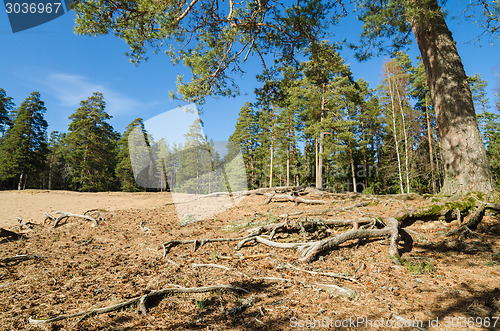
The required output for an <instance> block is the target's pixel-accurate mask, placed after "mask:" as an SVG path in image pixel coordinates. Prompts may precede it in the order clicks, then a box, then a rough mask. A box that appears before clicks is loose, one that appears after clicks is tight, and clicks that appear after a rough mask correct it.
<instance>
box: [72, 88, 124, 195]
mask: <svg viewBox="0 0 500 331" xmlns="http://www.w3.org/2000/svg"><path fill="white" fill-rule="evenodd" d="M105 105H106V104H105V102H104V98H103V95H102V94H101V93H99V92H95V93H94V94H93V95H92V96H91V97H89V98H88V99H87V100H85V101H81V102H80V107H79V108H78V109H77V110H76V111H75V112H74V113H73V114H72V115H71V116H70V117H69V118H70V119H71V120H72V122H71V123H70V125H69V133H68V134H67V136H66V143H67V145H68V160H69V163H70V165H71V168H72V172H73V176H72V184H73V188H74V189H78V190H80V191H104V190H111V189H114V188H115V183H116V182H115V176H114V172H115V167H116V155H117V143H118V139H119V135H118V134H117V133H116V132H115V131H114V130H113V127H112V126H111V125H110V124H109V123H108V122H107V120H109V119H110V118H111V116H110V115H109V114H108V113H106V111H105Z"/></svg>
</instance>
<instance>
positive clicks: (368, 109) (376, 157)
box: [0, 44, 500, 194]
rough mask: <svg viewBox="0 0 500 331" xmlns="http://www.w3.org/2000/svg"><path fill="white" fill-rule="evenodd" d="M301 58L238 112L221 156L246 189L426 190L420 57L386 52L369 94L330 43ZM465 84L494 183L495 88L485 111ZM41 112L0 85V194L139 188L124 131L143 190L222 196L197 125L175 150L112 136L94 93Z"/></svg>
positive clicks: (429, 131)
mask: <svg viewBox="0 0 500 331" xmlns="http://www.w3.org/2000/svg"><path fill="white" fill-rule="evenodd" d="M308 54H309V58H308V59H307V60H305V61H302V62H301V63H300V65H299V66H298V67H291V66H285V65H282V66H277V67H276V68H274V70H275V73H274V74H273V78H274V79H268V78H269V77H267V76H264V75H262V76H261V77H260V79H261V81H262V86H261V87H260V88H257V89H256V90H255V99H256V100H257V101H256V102H254V103H248V102H247V103H246V104H245V105H244V106H243V107H242V108H241V110H240V112H239V117H238V121H237V123H236V127H235V129H234V133H233V134H232V135H231V137H230V138H229V144H228V149H229V154H228V155H226V158H228V157H231V156H234V155H235V154H237V153H239V152H241V153H242V155H243V159H244V162H245V168H246V174H247V187H248V188H249V189H256V188H265V187H268V188H270V187H277V186H305V187H308V186H314V187H316V188H320V189H327V190H329V191H331V192H357V193H365V194H394V193H410V192H411V193H418V194H425V193H429V194H436V193H438V192H439V191H440V189H441V187H442V184H443V179H444V172H443V167H444V162H443V158H442V152H441V148H442V147H441V142H440V139H439V137H438V134H437V128H436V126H437V124H436V120H435V113H434V107H433V103H432V100H431V98H430V95H429V89H428V87H427V79H426V73H425V70H424V66H423V62H422V61H421V60H420V59H418V62H417V63H412V61H411V60H410V58H409V56H408V55H407V54H406V53H405V52H398V53H396V54H395V57H394V58H392V59H390V60H388V61H387V62H385V64H384V67H383V72H384V80H383V83H382V84H381V85H379V86H377V87H376V88H370V87H369V83H368V82H366V81H364V80H363V78H356V77H353V74H352V73H351V71H350V70H349V66H348V65H346V64H345V63H344V61H343V59H342V57H341V56H340V55H339V53H338V52H337V51H336V49H335V47H332V46H328V45H326V44H319V45H316V46H315V47H314V48H311V49H309V51H308ZM468 82H469V84H470V89H471V91H472V97H473V100H474V107H475V110H476V116H477V122H478V125H479V128H480V131H481V135H482V139H483V142H484V144H485V146H486V151H487V155H488V159H489V162H490V165H491V170H492V173H493V177H494V179H495V182H496V185H497V187H499V188H500V121H499V117H500V115H499V113H498V112H499V111H500V92H498V94H497V96H498V99H497V100H496V103H495V102H494V107H492V102H490V100H488V99H487V97H486V92H485V91H486V88H487V84H488V83H487V82H486V81H485V80H483V79H482V78H481V75H479V74H476V75H473V76H469V77H468ZM46 111H47V110H46V108H45V106H44V102H43V100H42V97H41V95H40V94H39V93H38V92H33V93H32V94H31V95H30V96H29V97H28V98H27V99H26V100H24V101H23V102H22V103H21V105H19V106H18V107H16V106H15V104H14V102H13V100H12V98H11V97H9V96H8V94H7V92H6V90H4V89H0V120H1V122H0V123H1V125H0V128H1V130H2V131H1V138H0V187H1V188H3V189H26V188H32V189H49V190H76V191H92V192H96V191H117V190H118V191H120V190H121V191H144V190H146V188H144V187H141V186H139V185H138V184H137V181H136V179H137V178H134V174H133V169H132V163H131V153H130V151H129V135H130V133H131V132H132V131H133V130H134V129H136V128H138V129H140V131H141V132H142V133H143V134H144V137H145V138H146V141H147V144H148V147H149V153H151V154H153V155H154V156H153V158H152V160H155V162H154V164H152V165H151V166H152V167H154V168H155V169H156V171H155V174H156V175H155V176H156V177H155V178H152V179H150V181H153V182H158V185H154V187H155V188H148V190H150V191H151V190H160V191H167V190H176V192H191V193H198V194H200V193H203V194H209V193H214V192H217V191H223V190H224V189H225V188H224V187H220V185H219V187H216V185H210V183H209V182H208V181H207V183H205V184H203V185H202V184H200V181H199V178H200V176H201V174H203V173H210V172H211V171H213V170H214V169H217V168H218V166H220V164H222V163H224V160H223V159H222V157H221V156H219V155H218V154H217V152H216V151H215V150H214V148H213V142H212V141H210V140H208V138H207V137H206V136H203V134H202V133H201V132H202V122H201V121H200V120H198V121H197V122H195V123H193V124H192V125H191V128H190V131H189V133H187V134H186V137H185V138H186V141H185V143H184V145H182V146H177V145H172V146H169V144H168V142H166V141H165V140H164V139H160V140H158V141H155V140H154V138H153V137H152V136H151V135H149V134H148V132H147V131H146V130H145V128H144V124H143V120H142V119H141V118H137V119H136V120H134V121H133V122H132V123H130V124H129V125H128V126H127V128H126V130H125V132H123V133H118V132H116V130H115V129H114V128H113V127H112V126H111V125H110V124H109V119H110V118H111V117H110V115H109V114H107V113H106V104H105V97H104V96H103V95H102V94H101V93H99V92H95V93H94V94H93V95H92V96H90V97H89V98H88V99H87V100H83V101H81V103H80V107H79V108H78V109H76V110H75V111H74V113H73V114H72V115H71V116H70V117H69V118H70V120H71V123H70V125H69V127H68V128H67V129H66V130H64V131H53V132H51V133H50V134H48V132H47V127H48V124H47V123H46V121H45V120H44V113H45V112H46ZM132 157H133V155H132ZM317 169H321V171H318V170H317ZM138 176H139V174H136V177H138ZM193 180H194V181H196V183H193ZM138 182H141V181H140V180H138ZM211 182H212V183H215V182H217V180H216V179H214V178H212V179H211ZM177 183H183V185H184V186H180V185H179V184H177Z"/></svg>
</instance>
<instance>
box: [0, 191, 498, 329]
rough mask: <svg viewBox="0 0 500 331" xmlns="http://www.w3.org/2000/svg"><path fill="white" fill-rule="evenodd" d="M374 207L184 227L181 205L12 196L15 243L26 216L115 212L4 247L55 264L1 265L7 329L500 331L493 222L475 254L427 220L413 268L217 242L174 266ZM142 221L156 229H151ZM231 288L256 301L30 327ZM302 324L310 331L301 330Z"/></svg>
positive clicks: (386, 201) (218, 219)
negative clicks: (311, 218) (273, 230)
mask: <svg viewBox="0 0 500 331" xmlns="http://www.w3.org/2000/svg"><path fill="white" fill-rule="evenodd" d="M307 198H311V199H315V198H318V197H309V196H308V197H307ZM366 198H367V197H364V196H357V197H356V196H352V195H345V196H341V197H340V198H339V196H337V197H330V198H325V200H327V201H329V203H328V204H327V205H320V206H309V205H295V204H294V203H291V202H272V203H270V204H267V205H264V201H265V197H264V196H249V197H246V198H245V200H244V201H243V202H242V203H240V204H238V205H237V206H235V207H233V208H231V209H229V210H226V211H224V212H222V213H220V214H218V215H216V216H214V217H212V218H210V219H208V220H205V221H202V222H198V223H193V224H189V225H186V226H181V225H180V222H179V220H178V218H177V216H176V210H175V207H174V205H172V204H171V202H172V199H171V197H170V195H169V194H168V193H73V192H54V191H52V192H48V191H24V192H0V210H1V214H0V227H3V228H6V229H9V230H13V231H19V229H18V227H17V226H16V224H17V220H16V217H22V219H23V220H24V221H31V222H33V223H37V224H42V223H43V220H44V218H45V215H44V214H45V213H46V212H49V213H53V212H55V211H57V210H61V211H67V212H72V213H83V212H85V211H86V210H88V209H94V208H100V209H105V210H107V212H103V213H101V217H102V218H103V220H102V221H100V223H99V225H98V226H92V223H91V222H88V221H85V220H82V219H77V218H70V219H67V220H66V221H65V222H63V224H62V225H61V226H60V227H57V228H51V227H50V225H49V224H45V225H43V227H35V228H34V230H33V231H32V232H29V231H27V230H21V232H22V233H24V234H25V235H26V239H19V240H9V239H7V238H0V248H1V251H0V259H1V258H4V257H11V256H16V255H21V254H38V255H42V256H44V257H45V258H43V259H37V260H29V261H22V262H17V263H9V264H6V265H2V264H0V329H1V330H20V329H42V330H43V329H47V330H60V329H64V330H70V329H76V330H159V329H165V330H169V329H195V330H198V329H206V330H226V329H228V330H243V329H249V330H288V329H311V328H310V326H312V325H310V324H306V323H308V321H309V323H312V322H314V321H317V322H316V323H319V322H321V323H322V324H321V326H327V325H328V326H333V328H335V325H337V326H338V328H337V329H339V330H340V329H342V330H350V329H353V330H354V329H357V328H359V329H374V328H375V327H377V326H379V328H378V329H380V330H383V329H388V327H387V325H388V324H391V323H392V325H399V326H401V325H402V323H408V322H413V323H417V322H418V321H421V322H422V325H423V327H424V328H425V329H428V330H455V329H456V330H460V329H463V328H462V327H461V326H467V324H464V323H469V324H468V325H469V326H472V327H469V330H474V329H476V330H481V329H487V328H486V327H484V326H485V325H486V326H487V323H488V322H489V323H490V324H489V325H490V329H493V324H494V323H495V322H496V328H497V329H498V328H500V320H497V319H498V317H500V281H499V279H500V278H499V276H500V262H499V256H500V241H499V240H498V236H499V234H500V226H499V223H500V222H499V221H500V216H486V217H484V219H483V221H482V222H481V224H480V227H479V229H478V231H477V232H478V233H479V235H480V236H481V238H470V239H467V240H465V241H463V242H457V241H456V238H447V237H444V236H443V233H444V232H446V231H449V230H450V229H452V228H454V227H456V226H457V225H456V224H455V223H453V222H452V223H445V222H441V221H428V222H421V221H418V222H415V223H414V224H412V225H411V226H410V227H409V228H410V229H412V230H414V231H416V232H418V233H420V234H421V235H422V237H420V238H417V236H416V235H415V234H413V238H414V241H415V242H414V247H413V249H412V250H411V251H410V252H407V253H404V254H403V255H402V259H403V265H401V266H399V265H396V264H395V263H394V262H393V261H392V260H390V259H389V258H388V248H389V240H388V239H384V240H373V241H368V242H357V241H353V242H349V243H346V244H344V245H343V246H342V247H341V248H340V249H336V250H333V251H331V252H329V253H328V254H326V255H324V256H322V257H321V258H320V259H319V260H317V261H314V262H313V263H309V264H304V263H300V262H299V261H298V258H297V257H298V253H296V252H294V251H293V250H284V249H277V248H269V247H266V246H263V245H261V244H246V245H245V246H244V247H243V248H242V249H241V250H240V251H235V250H234V246H235V245H236V243H235V242H230V243H207V244H205V245H203V246H202V247H200V248H198V249H197V250H196V251H194V252H193V246H192V245H180V246H175V247H173V248H171V249H170V251H169V252H168V254H167V256H166V258H164V257H163V251H162V249H161V244H162V243H163V242H165V241H167V240H170V239H196V238H215V237H239V236H244V235H246V234H247V233H248V230H249V229H251V228H254V227H256V226H258V225H261V224H267V223H269V222H270V221H271V222H272V221H277V220H278V216H279V215H282V214H285V213H292V212H296V211H304V212H310V213H312V212H314V211H318V210H321V211H323V210H324V211H327V210H331V209H333V208H339V207H342V206H349V205H352V204H353V203H356V202H359V201H362V200H364V199H366ZM372 201H373V200H372ZM431 203H432V202H431V199H430V198H423V197H418V198H415V199H412V200H403V199H395V198H388V197H385V198H381V199H380V200H379V201H376V202H375V201H373V202H372V203H371V204H370V205H368V206H365V207H359V208H354V209H351V210H348V211H339V212H337V213H335V215H332V214H331V213H330V214H327V215H322V216H321V217H324V218H332V217H335V218H341V219H349V218H357V217H361V216H373V217H382V218H386V217H389V216H393V215H395V214H396V213H397V212H398V211H399V210H401V209H404V208H409V207H414V206H424V205H429V204H431ZM297 218H298V216H297ZM290 219H292V218H290ZM141 222H145V223H144V224H143V225H144V226H145V227H147V228H148V229H149V230H146V231H143V230H141V229H140V227H139V224H140V223H141ZM341 231H344V229H328V230H327V231H320V232H317V233H306V234H300V233H294V234H285V233H279V234H277V236H276V238H275V240H277V241H282V242H290V241H292V242H293V241H304V240H315V239H321V238H325V237H326V236H330V235H334V234H336V233H340V232H341ZM193 263H207V264H209V263H211V264H219V265H224V266H226V267H229V268H231V269H232V270H224V269H220V268H195V267H193V266H191V264H193ZM288 264H292V265H294V266H296V267H298V268H301V269H307V270H312V271H322V272H331V273H337V274H345V275H348V276H349V277H355V278H356V279H357V280H358V281H359V283H355V282H351V281H348V280H343V279H338V278H332V277H327V276H322V275H311V274H308V273H306V272H303V271H297V270H293V269H289V268H287V267H286V266H287V265H288ZM243 274H244V275H243ZM259 277H260V278H261V277H275V278H282V279H286V280H287V281H283V280H271V279H258V278H259ZM219 284H226V285H231V286H237V287H242V288H244V289H246V290H247V291H248V293H247V294H238V293H232V292H224V293H201V294H174V295H171V296H167V297H164V298H162V299H158V300H155V301H153V302H148V309H149V311H148V314H147V315H146V316H144V315H141V314H140V312H138V307H135V306H134V307H128V308H124V309H122V310H120V311H115V312H111V313H106V314H100V315H96V316H88V317H87V318H85V319H83V320H81V318H80V317H76V318H72V319H66V320H63V321H59V322H55V323H52V324H50V325H44V326H34V325H31V324H29V323H28V319H29V317H30V316H31V317H33V318H50V317H54V316H57V315H61V314H70V313H75V312H80V311H85V310H90V309H93V308H101V307H106V306H110V305H113V304H117V303H119V302H122V301H125V300H127V299H129V298H132V297H135V296H138V295H143V294H146V293H148V292H151V291H154V290H160V289H163V288H168V287H174V286H175V285H179V286H182V287H202V286H210V285H219ZM317 284H330V285H337V286H341V287H347V288H349V289H352V290H354V291H355V292H356V295H355V296H351V297H342V296H338V295H337V294H335V293H333V292H329V291H327V290H325V289H324V288H323V287H321V286H320V285H317ZM358 318H359V319H361V318H364V322H363V323H361V320H359V322H360V323H359V324H357V325H356V324H354V323H355V321H356V319H358ZM436 319H438V321H439V325H438V326H436ZM466 319H467V320H466ZM431 321H432V323H433V325H432V326H431V327H429V323H430V322H431ZM381 322H383V323H385V324H384V325H380V323H381ZM300 323H303V326H304V328H297V327H295V326H299V325H300ZM342 323H343V325H342ZM370 323H372V325H371V326H370ZM398 323H399V324H398ZM308 326H309V327H308ZM318 326H319V325H318V324H316V328H315V329H320V327H318ZM356 326H357V327H356ZM481 326H482V327H481ZM393 329H408V330H410V329H412V328H404V327H402V328H398V327H396V328H393Z"/></svg>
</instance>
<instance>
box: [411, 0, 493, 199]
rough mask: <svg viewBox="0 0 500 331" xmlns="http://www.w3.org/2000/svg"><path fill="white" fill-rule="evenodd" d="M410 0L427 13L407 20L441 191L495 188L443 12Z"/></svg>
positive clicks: (434, 5)
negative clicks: (427, 102)
mask: <svg viewBox="0 0 500 331" xmlns="http://www.w3.org/2000/svg"><path fill="white" fill-rule="evenodd" d="M412 2H413V4H414V5H415V7H417V8H418V9H419V10H418V12H421V13H425V14H424V15H419V16H417V17H410V20H409V21H410V24H411V26H412V29H413V33H414V35H415V39H416V41H417V44H418V47H419V49H420V53H421V55H422V59H423V62H424V66H425V71H426V73H427V81H428V85H429V88H430V92H431V97H432V101H433V104H434V107H435V112H436V122H437V126H438V136H439V139H440V140H441V144H442V148H443V149H442V153H443V161H444V172H445V178H444V184H443V188H442V190H441V193H444V194H455V193H465V192H470V191H477V192H485V193H487V192H491V191H494V190H495V186H494V182H493V176H492V174H491V170H490V166H489V162H488V159H487V156H486V149H485V147H484V144H483V141H482V140H481V134H480V133H479V128H478V125H477V121H476V114H475V111H474V104H473V101H472V93H471V90H470V86H469V83H468V81H467V77H466V74H465V70H464V68H463V65H462V60H461V59H460V56H459V55H458V51H457V47H456V44H455V42H454V41H453V38H452V35H451V32H450V30H449V29H448V27H447V25H446V22H445V19H444V16H443V13H442V12H441V9H440V7H439V5H438V3H437V0H430V1H421V0H413V1H412ZM429 13H432V15H431V14H429Z"/></svg>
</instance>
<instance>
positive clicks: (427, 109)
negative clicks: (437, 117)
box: [425, 93, 437, 194]
mask: <svg viewBox="0 0 500 331" xmlns="http://www.w3.org/2000/svg"><path fill="white" fill-rule="evenodd" d="M425 117H426V119H427V140H429V159H430V161H431V175H432V194H436V193H437V189H436V167H435V166H434V153H433V152H432V138H431V124H430V121H429V103H428V102H427V93H425Z"/></svg>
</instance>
